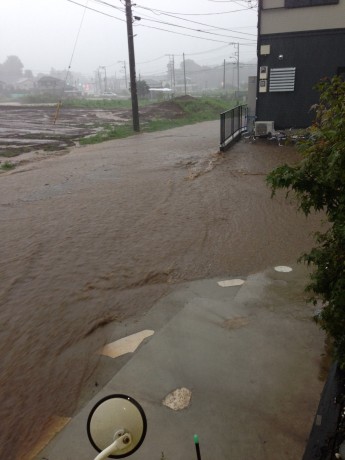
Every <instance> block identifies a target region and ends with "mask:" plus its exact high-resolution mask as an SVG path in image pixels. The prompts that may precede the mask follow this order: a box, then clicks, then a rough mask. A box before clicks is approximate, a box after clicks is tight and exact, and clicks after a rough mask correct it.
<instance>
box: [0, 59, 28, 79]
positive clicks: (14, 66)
mask: <svg viewBox="0 0 345 460" xmlns="http://www.w3.org/2000/svg"><path fill="white" fill-rule="evenodd" d="M23 67H24V66H23V64H22V62H21V60H20V59H19V57H18V56H8V57H7V59H6V61H5V62H4V63H3V64H1V66H0V80H4V81H5V82H7V83H14V82H16V81H17V80H19V79H20V78H21V77H22V76H23Z"/></svg>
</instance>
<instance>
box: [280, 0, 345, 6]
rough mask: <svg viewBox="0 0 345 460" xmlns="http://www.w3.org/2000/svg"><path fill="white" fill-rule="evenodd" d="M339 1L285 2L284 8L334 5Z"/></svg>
mask: <svg viewBox="0 0 345 460" xmlns="http://www.w3.org/2000/svg"><path fill="white" fill-rule="evenodd" d="M337 3H339V0H285V8H301V7H302V6H319V5H335V4H337Z"/></svg>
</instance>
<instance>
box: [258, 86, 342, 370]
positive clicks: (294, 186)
mask: <svg viewBox="0 0 345 460" xmlns="http://www.w3.org/2000/svg"><path fill="white" fill-rule="evenodd" d="M317 89H318V90H319V92H320V101H319V104H317V105H315V106H314V107H313V108H314V109H315V110H316V118H315V122H314V123H313V125H312V126H311V128H310V129H309V136H308V138H307V139H306V140H305V141H303V142H301V144H300V145H299V150H300V151H301V153H302V159H301V161H300V162H299V164H297V165H295V166H289V165H284V166H280V167H279V168H277V169H275V170H274V171H272V172H271V173H270V174H269V175H268V177H267V182H268V184H269V185H270V187H271V189H272V195H274V193H275V191H276V190H277V189H286V190H287V194H288V193H289V192H290V191H294V192H295V194H296V197H297V202H298V205H299V209H300V210H301V211H302V212H303V213H304V214H305V215H308V214H309V213H310V212H311V211H312V210H314V211H323V212H324V214H325V215H326V219H327V222H328V223H329V226H328V229H327V231H326V232H325V233H317V234H316V235H315V241H316V243H317V246H316V247H314V248H313V249H312V250H311V251H310V252H309V253H308V254H304V255H303V256H302V257H301V260H304V261H305V262H307V263H308V264H309V265H312V266H313V267H314V272H313V273H312V275H311V283H310V284H309V285H308V286H307V291H309V292H310V293H311V299H310V300H312V301H313V302H314V303H316V302H317V300H318V299H321V300H322V302H323V308H322V311H321V313H320V314H319V315H318V316H317V317H316V320H317V322H318V323H319V324H320V326H321V327H322V328H323V329H324V330H325V331H326V332H327V334H329V336H330V337H331V338H332V339H333V344H334V350H335V357H336V359H338V361H339V363H340V365H341V366H342V367H345V82H343V81H342V80H341V79H340V78H338V77H334V78H332V79H331V80H329V79H325V80H323V81H321V82H320V83H319V84H318V86H317Z"/></svg>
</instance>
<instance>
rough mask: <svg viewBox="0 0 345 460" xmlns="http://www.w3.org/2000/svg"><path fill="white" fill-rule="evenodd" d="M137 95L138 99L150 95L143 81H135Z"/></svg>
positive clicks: (147, 86) (148, 88)
mask: <svg viewBox="0 0 345 460" xmlns="http://www.w3.org/2000/svg"><path fill="white" fill-rule="evenodd" d="M137 93H138V96H139V97H146V96H148V95H149V94H150V87H149V85H148V84H147V83H146V81H145V80H139V81H137Z"/></svg>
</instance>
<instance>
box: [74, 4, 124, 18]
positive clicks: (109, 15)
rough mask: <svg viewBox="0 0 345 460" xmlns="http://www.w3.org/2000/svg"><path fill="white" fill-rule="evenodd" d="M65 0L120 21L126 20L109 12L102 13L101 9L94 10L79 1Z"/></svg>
mask: <svg viewBox="0 0 345 460" xmlns="http://www.w3.org/2000/svg"><path fill="white" fill-rule="evenodd" d="M67 1H68V2H70V3H74V4H75V5H78V6H81V7H82V8H86V9H87V10H91V11H94V12H95V13H99V14H103V15H104V16H108V17H110V18H113V19H117V20H118V21H121V22H126V21H125V20H124V19H121V18H117V17H116V16H112V15H111V14H108V13H104V12H103V11H99V10H96V9H94V8H91V7H90V6H85V5H81V4H80V3H78V2H75V1H74V0H67Z"/></svg>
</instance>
